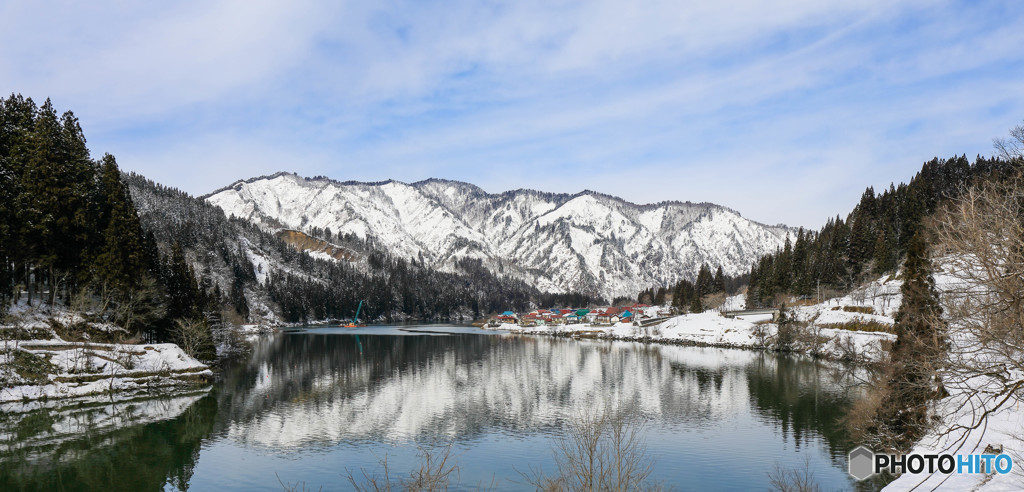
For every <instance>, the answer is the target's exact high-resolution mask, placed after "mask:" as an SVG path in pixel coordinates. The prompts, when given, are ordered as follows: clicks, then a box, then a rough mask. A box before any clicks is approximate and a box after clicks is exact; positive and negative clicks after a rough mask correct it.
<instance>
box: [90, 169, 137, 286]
mask: <svg viewBox="0 0 1024 492" xmlns="http://www.w3.org/2000/svg"><path fill="white" fill-rule="evenodd" d="M98 202H99V203H100V204H101V205H100V207H98V209H99V212H98V213H97V217H96V218H97V219H98V223H97V224H96V225H97V228H98V229H99V230H102V231H103V235H102V236H99V241H97V242H98V243H101V244H102V247H101V248H100V249H99V250H98V251H97V252H96V256H95V259H94V267H93V268H94V272H95V273H94V275H95V279H96V281H98V282H100V283H101V284H102V285H105V286H107V287H109V288H112V289H114V290H115V291H118V292H121V293H128V292H129V291H131V290H132V289H135V288H137V287H138V285H139V282H140V281H141V280H142V278H143V276H144V275H146V274H147V258H146V253H145V250H144V246H143V245H144V235H143V232H142V226H141V225H140V224H139V217H138V215H137V214H136V213H135V207H134V205H132V199H131V195H130V194H129V193H128V189H127V187H125V185H124V183H122V182H121V171H120V170H118V168H117V162H116V161H115V160H114V156H112V155H110V154H107V155H105V156H103V160H102V165H101V170H100V186H99V196H98Z"/></svg>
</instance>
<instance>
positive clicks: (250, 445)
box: [0, 325, 881, 490]
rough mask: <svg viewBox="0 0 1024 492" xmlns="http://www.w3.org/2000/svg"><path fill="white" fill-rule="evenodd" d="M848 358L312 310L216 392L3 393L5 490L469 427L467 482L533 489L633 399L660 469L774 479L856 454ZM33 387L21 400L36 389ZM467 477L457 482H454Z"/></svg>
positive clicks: (375, 450) (255, 472) (363, 456)
mask: <svg viewBox="0 0 1024 492" xmlns="http://www.w3.org/2000/svg"><path fill="white" fill-rule="evenodd" d="M852 382H853V376H852V375H851V374H850V370H848V368H844V367H843V366H840V365H836V364H832V363H824V362H820V361H813V360H810V359H807V358H803V357H794V356H786V355H778V354H773V353H766V352H757V351H747V350H734V349H718V348H697V347H680V346H672V345H655V344H641V343H632V342H612V341H603V340H572V339H564V338H552V337H544V336H514V335H508V334H501V333H500V332H491V331H487V332H484V331H480V330H477V329H475V328H471V327H458V326H442V325H429V326H418V327H417V326H402V327H396V326H372V327H367V328H359V329H342V328H316V327H308V328H299V329H291V330H288V331H286V332H283V333H279V334H277V335H275V336H272V337H266V338H263V339H260V340H257V341H256V342H255V347H254V351H253V353H252V354H251V356H250V357H248V358H246V359H245V360H239V361H235V362H233V363H229V364H227V365H225V367H224V368H223V370H222V371H221V376H220V378H219V379H218V381H217V382H216V383H215V384H214V385H213V387H212V388H211V389H210V390H209V391H208V392H196V393H193V394H189V395H178V396H176V397H175V398H159V399H155V400H146V401H133V402H102V401H100V402H92V403H89V404H80V405H79V407H78V408H76V407H61V406H59V405H57V404H54V403H50V404H47V405H42V406H40V405H39V404H31V405H29V406H25V407H22V408H18V407H17V406H16V405H9V406H7V407H6V408H4V409H3V410H4V411H3V413H0V425H2V428H3V429H5V430H3V431H0V465H2V466H0V489H3V490H19V489H25V490H43V489H46V490H185V489H188V490H282V489H283V486H282V484H286V485H293V486H294V485H298V486H299V488H300V490H301V487H303V486H305V487H306V488H307V489H310V490H317V489H319V488H320V487H321V486H322V487H323V490H346V489H349V488H350V485H349V482H348V480H347V478H346V477H347V476H348V475H349V474H352V475H354V476H356V477H361V476H362V473H363V472H364V471H365V472H366V473H367V474H369V475H373V474H375V473H376V474H378V475H379V473H380V471H381V466H380V464H381V461H382V460H384V459H386V460H387V463H388V467H389V470H390V472H391V475H392V477H401V476H404V475H406V474H407V473H408V471H409V470H411V469H413V468H414V467H415V466H416V463H417V460H418V453H419V452H421V451H422V450H434V452H435V453H436V452H437V450H438V449H439V448H440V447H442V446H444V445H446V444H451V454H450V459H451V460H453V462H454V463H456V464H457V466H458V475H457V477H456V478H457V486H455V487H453V488H454V489H475V488H477V487H478V486H482V487H483V488H487V489H492V490H522V489H528V486H527V485H526V484H525V480H524V478H523V476H522V472H529V471H530V470H531V469H538V468H540V469H544V470H545V471H547V472H554V471H555V470H554V457H553V450H554V447H555V444H556V442H557V440H558V438H559V437H561V436H564V435H565V432H566V428H567V424H568V423H570V422H572V421H573V419H578V418H579V416H580V415H582V414H584V413H586V412H593V411H594V409H600V408H614V409H618V410H625V409H631V410H632V415H633V419H634V420H635V421H636V422H639V423H642V424H643V428H642V436H643V437H644V439H645V442H646V446H647V455H648V456H649V457H650V458H651V459H652V460H653V473H652V476H651V479H652V481H656V482H661V483H663V484H664V485H666V486H670V487H673V488H674V489H676V490H690V489H700V490H751V489H756V490H765V489H767V488H768V475H769V473H770V472H772V471H773V470H774V469H775V468H776V467H777V466H779V467H783V468H787V469H789V468H793V469H795V468H803V467H804V465H805V463H806V464H807V465H808V466H809V468H810V470H811V471H812V472H813V473H814V478H815V480H816V481H817V482H818V483H819V484H820V485H821V486H822V488H823V489H824V490H833V489H853V488H859V489H864V490H870V489H875V488H877V487H878V486H880V485H881V484H879V483H860V484H858V483H856V482H855V481H853V480H852V479H851V478H850V477H849V476H848V475H847V473H846V453H847V452H848V451H849V450H850V449H852V448H853V447H855V445H856V444H855V443H850V442H848V440H847V439H846V438H845V435H844V433H843V431H842V427H841V426H840V425H839V423H838V420H839V418H840V417H841V416H842V415H843V413H844V411H845V410H846V409H847V408H848V407H849V405H850V404H851V403H852V401H853V400H854V399H855V398H856V397H857V396H858V394H859V393H858V392H857V391H856V390H855V389H851V385H852ZM19 405H20V404H19ZM453 483H454V482H453Z"/></svg>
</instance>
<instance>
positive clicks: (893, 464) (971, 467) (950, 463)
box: [848, 446, 1013, 480]
mask: <svg viewBox="0 0 1024 492" xmlns="http://www.w3.org/2000/svg"><path fill="white" fill-rule="evenodd" d="M986 451H987V449H986ZM848 458H849V462H848V466H849V468H848V471H849V472H850V476H852V477H853V478H856V479H857V480H864V479H866V478H868V477H870V476H872V475H874V474H876V473H882V472H884V471H888V472H889V473H892V474H898V473H907V472H909V473H942V474H945V475H950V474H953V473H959V474H963V473H981V474H990V473H993V472H995V473H998V474H1000V475H1005V474H1007V473H1010V471H1011V470H1013V458H1010V455H1008V454H1005V453H1000V454H957V455H953V454H875V452H874V451H872V450H870V449H868V448H867V447H864V446H857V447H856V448H854V449H853V451H850V454H849V455H848Z"/></svg>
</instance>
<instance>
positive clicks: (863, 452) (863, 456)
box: [849, 446, 875, 480]
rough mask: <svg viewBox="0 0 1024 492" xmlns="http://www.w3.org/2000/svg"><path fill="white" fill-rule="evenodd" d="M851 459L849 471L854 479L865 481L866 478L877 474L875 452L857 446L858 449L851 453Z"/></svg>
mask: <svg viewBox="0 0 1024 492" xmlns="http://www.w3.org/2000/svg"><path fill="white" fill-rule="evenodd" d="M849 459H850V467H849V471H850V475H851V476H852V477H853V478H856V479H857V480H864V479H865V478H868V477H870V476H871V475H874V474H875V471H874V468H875V467H874V464H875V463H874V462H875V452H874V451H872V450H870V449H868V448H866V447H864V446H857V447H856V448H854V449H853V451H850V454H849Z"/></svg>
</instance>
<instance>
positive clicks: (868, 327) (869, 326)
mask: <svg viewBox="0 0 1024 492" xmlns="http://www.w3.org/2000/svg"><path fill="white" fill-rule="evenodd" d="M818 326H820V327H822V328H832V329H835V330H847V331H868V332H872V333H890V334H891V333H894V332H893V329H892V325H889V324H886V323H882V322H880V321H874V320H860V319H858V320H852V321H847V322H845V323H820V324H819V325H818Z"/></svg>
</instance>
